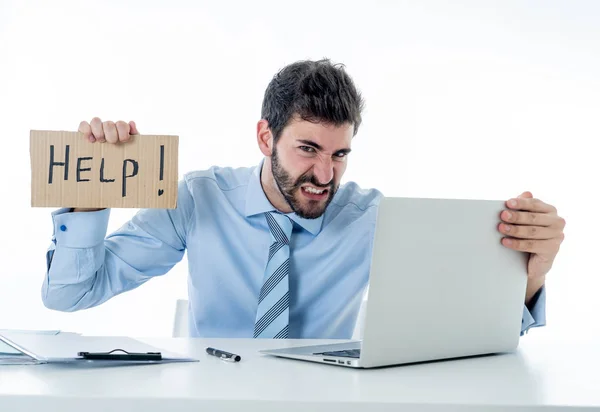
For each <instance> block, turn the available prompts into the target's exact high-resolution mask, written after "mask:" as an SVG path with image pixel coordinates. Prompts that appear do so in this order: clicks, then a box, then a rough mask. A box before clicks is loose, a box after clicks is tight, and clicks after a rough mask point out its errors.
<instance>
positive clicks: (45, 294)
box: [42, 282, 78, 312]
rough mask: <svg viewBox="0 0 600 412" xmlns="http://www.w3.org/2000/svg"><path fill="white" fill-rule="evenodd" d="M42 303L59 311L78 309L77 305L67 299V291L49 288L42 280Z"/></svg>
mask: <svg viewBox="0 0 600 412" xmlns="http://www.w3.org/2000/svg"><path fill="white" fill-rule="evenodd" d="M42 303H43V305H44V306H45V307H46V308H48V309H51V310H55V311H59V312H75V311H77V310H78V308H77V306H76V305H74V304H73V302H72V301H71V300H69V297H68V294H67V293H61V291H60V289H58V290H56V289H54V290H50V287H49V285H48V283H47V282H44V286H43V287H42Z"/></svg>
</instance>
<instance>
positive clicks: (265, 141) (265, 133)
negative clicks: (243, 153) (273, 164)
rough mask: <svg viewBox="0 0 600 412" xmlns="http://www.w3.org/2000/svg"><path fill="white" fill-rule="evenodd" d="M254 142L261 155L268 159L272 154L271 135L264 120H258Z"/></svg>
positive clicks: (267, 123)
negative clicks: (256, 142) (255, 141)
mask: <svg viewBox="0 0 600 412" xmlns="http://www.w3.org/2000/svg"><path fill="white" fill-rule="evenodd" d="M256 140H257V141H258V148H259V149H260V151H261V152H262V154H264V155H265V156H267V157H270V156H271V155H272V154H273V133H271V129H269V122H267V121H266V120H265V119H261V120H259V121H258V124H257V125H256Z"/></svg>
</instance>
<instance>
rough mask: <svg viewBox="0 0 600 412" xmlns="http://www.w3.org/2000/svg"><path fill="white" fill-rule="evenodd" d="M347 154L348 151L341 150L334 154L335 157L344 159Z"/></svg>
mask: <svg viewBox="0 0 600 412" xmlns="http://www.w3.org/2000/svg"><path fill="white" fill-rule="evenodd" d="M346 156H348V153H346V152H339V153H336V154H334V157H335V158H337V159H343V158H344V157H346Z"/></svg>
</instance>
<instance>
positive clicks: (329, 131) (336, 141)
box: [281, 119, 354, 150]
mask: <svg viewBox="0 0 600 412" xmlns="http://www.w3.org/2000/svg"><path fill="white" fill-rule="evenodd" d="M353 133H354V126H353V125H352V124H350V123H344V124H343V125H341V126H335V125H332V124H327V123H316V122H309V121H307V120H301V119H294V120H292V121H290V123H289V124H288V125H287V126H286V127H285V129H284V130H283V133H282V134H281V140H284V139H285V140H286V141H287V142H288V143H290V144H293V143H294V142H295V141H296V140H310V141H312V142H314V143H317V144H318V145H319V146H321V147H323V149H324V150H339V149H343V148H349V147H350V143H351V142H352V136H353Z"/></svg>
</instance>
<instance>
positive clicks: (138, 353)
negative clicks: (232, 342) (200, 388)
mask: <svg viewBox="0 0 600 412" xmlns="http://www.w3.org/2000/svg"><path fill="white" fill-rule="evenodd" d="M0 342H1V343H4V344H5V345H8V346H9V347H10V348H12V349H13V350H14V351H13V352H14V353H13V354H12V356H7V357H4V358H3V357H2V356H0V365H1V364H4V365H8V364H11V365H18V364H21V365H25V364H28V365H32V364H33V365H36V364H48V363H51V364H52V363H54V364H71V365H87V366H94V365H106V364H110V365H116V364H123V365H131V364H161V363H172V362H198V361H199V360H198V359H195V358H191V357H186V356H182V355H179V354H175V353H171V352H167V351H160V350H157V348H154V347H152V346H150V345H148V344H145V343H143V342H140V341H138V340H135V339H132V338H129V337H106V336H99V337H98V336H80V335H65V336H61V335H60V334H59V335H54V336H41V335H25V334H18V333H16V334H13V333H11V334H7V333H4V334H0ZM106 348H109V349H108V350H107V349H106ZM112 348H116V349H112ZM125 348H126V349H125Z"/></svg>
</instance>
